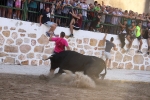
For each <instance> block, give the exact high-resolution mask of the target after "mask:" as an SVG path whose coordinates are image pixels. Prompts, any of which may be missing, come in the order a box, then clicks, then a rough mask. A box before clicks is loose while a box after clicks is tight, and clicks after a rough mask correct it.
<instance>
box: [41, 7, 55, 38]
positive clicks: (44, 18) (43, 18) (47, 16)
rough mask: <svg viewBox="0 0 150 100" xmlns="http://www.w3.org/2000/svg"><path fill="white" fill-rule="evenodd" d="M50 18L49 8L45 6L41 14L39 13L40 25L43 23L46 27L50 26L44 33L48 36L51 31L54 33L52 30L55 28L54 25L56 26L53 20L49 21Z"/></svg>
mask: <svg viewBox="0 0 150 100" xmlns="http://www.w3.org/2000/svg"><path fill="white" fill-rule="evenodd" d="M50 18H51V13H50V8H49V7H48V6H47V7H46V9H45V11H43V12H42V14H41V15H40V26H41V25H42V24H44V25H46V26H48V27H51V28H50V29H49V31H48V32H46V35H47V36H48V37H50V34H51V33H53V34H54V31H55V29H56V27H57V24H56V23H54V22H51V21H50Z"/></svg>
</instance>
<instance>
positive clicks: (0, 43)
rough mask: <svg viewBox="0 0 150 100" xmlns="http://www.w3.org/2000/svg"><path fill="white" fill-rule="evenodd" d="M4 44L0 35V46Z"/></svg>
mask: <svg viewBox="0 0 150 100" xmlns="http://www.w3.org/2000/svg"><path fill="white" fill-rule="evenodd" d="M4 42H5V39H4V37H3V36H2V35H1V34H0V45H3V44H4Z"/></svg>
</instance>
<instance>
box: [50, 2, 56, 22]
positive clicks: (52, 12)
mask: <svg viewBox="0 0 150 100" xmlns="http://www.w3.org/2000/svg"><path fill="white" fill-rule="evenodd" d="M54 12H55V5H54V4H52V7H51V18H50V19H51V22H54Z"/></svg>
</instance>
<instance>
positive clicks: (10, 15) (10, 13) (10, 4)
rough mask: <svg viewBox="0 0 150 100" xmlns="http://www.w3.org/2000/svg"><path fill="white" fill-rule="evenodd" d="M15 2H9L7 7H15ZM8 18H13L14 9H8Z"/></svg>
mask: <svg viewBox="0 0 150 100" xmlns="http://www.w3.org/2000/svg"><path fill="white" fill-rule="evenodd" d="M13 3H14V0H7V6H8V7H13ZM7 18H12V8H8V13H7Z"/></svg>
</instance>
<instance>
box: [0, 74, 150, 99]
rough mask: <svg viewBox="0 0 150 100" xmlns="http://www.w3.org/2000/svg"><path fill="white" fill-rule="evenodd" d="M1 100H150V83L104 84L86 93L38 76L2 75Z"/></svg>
mask: <svg viewBox="0 0 150 100" xmlns="http://www.w3.org/2000/svg"><path fill="white" fill-rule="evenodd" d="M0 100H150V83H141V82H122V81H109V80H104V81H101V82H100V83H99V84H98V85H97V86H96V88H95V89H85V88H76V87H71V86H68V85H67V83H64V82H60V81H59V80H53V81H45V80H40V79H39V77H38V76H24V75H9V74H0Z"/></svg>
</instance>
